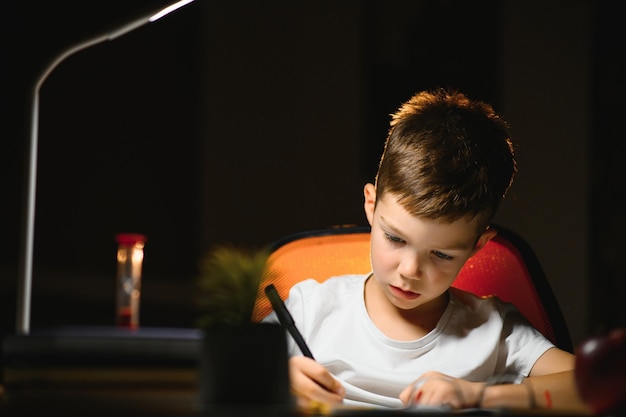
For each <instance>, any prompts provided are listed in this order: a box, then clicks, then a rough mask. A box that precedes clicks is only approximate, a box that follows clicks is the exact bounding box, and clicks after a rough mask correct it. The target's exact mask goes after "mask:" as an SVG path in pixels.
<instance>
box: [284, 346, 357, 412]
mask: <svg viewBox="0 0 626 417" xmlns="http://www.w3.org/2000/svg"><path fill="white" fill-rule="evenodd" d="M289 377H290V379H291V389H292V391H293V393H294V394H295V395H296V397H297V401H298V405H299V406H301V407H308V406H309V405H310V403H311V402H319V403H324V404H329V405H332V404H338V403H341V402H342V401H343V398H344V396H345V389H344V388H343V386H342V385H341V383H340V382H339V381H337V380H336V379H335V378H334V377H333V376H332V375H331V374H330V372H328V370H327V369H326V368H325V367H324V366H322V365H320V364H319V363H317V362H316V361H314V360H312V359H310V358H307V357H305V356H294V357H292V358H290V359H289Z"/></svg>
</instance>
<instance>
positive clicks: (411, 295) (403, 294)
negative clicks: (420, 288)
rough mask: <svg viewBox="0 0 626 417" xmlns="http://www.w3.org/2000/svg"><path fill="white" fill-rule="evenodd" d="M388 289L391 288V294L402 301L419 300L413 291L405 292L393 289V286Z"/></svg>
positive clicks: (397, 288) (396, 288)
mask: <svg viewBox="0 0 626 417" xmlns="http://www.w3.org/2000/svg"><path fill="white" fill-rule="evenodd" d="M389 288H391V292H392V293H393V294H394V295H395V296H396V297H398V298H402V299H404V300H415V299H416V298H419V296H420V294H419V293H416V292H413V291H405V290H403V289H401V288H399V287H395V286H393V285H390V286H389Z"/></svg>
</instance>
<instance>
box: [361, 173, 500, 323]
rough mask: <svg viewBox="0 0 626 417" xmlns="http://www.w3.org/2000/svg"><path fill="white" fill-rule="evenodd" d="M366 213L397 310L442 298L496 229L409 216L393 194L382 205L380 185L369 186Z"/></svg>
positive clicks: (382, 281) (384, 284) (379, 275)
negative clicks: (480, 229)
mask: <svg viewBox="0 0 626 417" xmlns="http://www.w3.org/2000/svg"><path fill="white" fill-rule="evenodd" d="M365 212H366V215H367V218H368V221H369V223H370V225H371V227H372V235H371V249H370V251H371V254H370V256H371V262H372V270H373V272H374V278H375V279H376V281H377V282H378V285H379V286H380V288H381V290H382V292H383V293H384V294H385V295H386V297H387V299H388V300H389V301H390V302H391V303H392V304H393V305H395V306H396V307H397V308H400V309H403V310H411V309H414V308H417V307H420V306H423V305H425V304H427V303H428V302H430V301H433V300H435V299H439V297H440V296H441V295H442V294H444V293H445V292H446V291H447V290H448V288H449V287H450V285H452V282H453V281H454V279H455V278H456V276H457V274H458V273H459V271H460V270H461V268H462V267H463V265H464V264H465V261H466V260H467V259H468V258H469V257H470V256H471V255H472V254H474V253H475V252H476V251H477V250H479V249H480V248H481V247H482V246H484V244H485V243H487V241H488V240H489V239H491V237H493V236H494V235H495V233H496V232H495V231H489V230H487V231H485V232H484V233H483V234H482V235H481V236H477V234H476V230H477V224H476V222H477V220H476V219H468V218H462V219H460V220H457V221H454V222H451V223H450V222H444V221H437V220H431V219H425V218H420V217H415V216H413V215H411V214H409V213H408V212H407V211H406V210H405V209H404V208H403V207H402V206H401V205H400V204H399V203H398V202H397V201H396V196H394V195H393V194H386V195H385V196H383V198H382V200H380V201H378V203H377V204H376V189H375V187H374V186H373V185H372V184H368V185H366V187H365Z"/></svg>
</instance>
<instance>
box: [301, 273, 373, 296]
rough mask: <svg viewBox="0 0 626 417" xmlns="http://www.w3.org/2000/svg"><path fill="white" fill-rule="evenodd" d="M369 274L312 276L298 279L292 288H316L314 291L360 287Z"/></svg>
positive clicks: (309, 289) (308, 289)
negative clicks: (324, 277) (327, 276)
mask: <svg viewBox="0 0 626 417" xmlns="http://www.w3.org/2000/svg"><path fill="white" fill-rule="evenodd" d="M368 276H369V274H349V275H338V276H333V277H329V278H326V279H325V280H321V281H319V280H316V279H313V278H309V279H306V280H304V281H300V282H298V283H296V284H295V285H294V286H293V287H292V290H293V289H299V290H303V289H306V290H307V291H311V290H316V291H323V292H326V291H335V290H340V289H342V288H343V289H349V288H355V287H359V286H360V287H362V286H363V285H364V282H365V280H366V279H367V277H368Z"/></svg>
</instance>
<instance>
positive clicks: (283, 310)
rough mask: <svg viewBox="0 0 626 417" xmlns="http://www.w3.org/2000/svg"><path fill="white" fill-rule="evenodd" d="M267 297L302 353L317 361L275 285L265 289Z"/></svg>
mask: <svg viewBox="0 0 626 417" xmlns="http://www.w3.org/2000/svg"><path fill="white" fill-rule="evenodd" d="M265 295H267V298H269V299H270V303H272V308H273V309H274V311H275V312H276V316H277V317H278V321H280V324H281V325H282V326H283V327H284V328H286V329H287V331H288V332H289V334H291V337H293V339H294V340H295V341H296V343H297V344H298V347H299V348H300V350H301V351H302V354H303V355H304V356H306V357H309V358H311V359H313V360H315V358H314V357H313V354H312V353H311V350H310V349H309V347H308V346H307V345H306V342H305V341H304V338H303V337H302V334H300V332H299V331H298V328H297V327H296V322H295V321H293V317H292V316H291V313H290V312H289V310H287V306H286V305H285V303H283V300H282V299H281V298H280V295H278V291H276V288H275V287H274V284H270V285H268V286H267V287H265Z"/></svg>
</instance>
